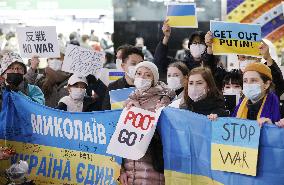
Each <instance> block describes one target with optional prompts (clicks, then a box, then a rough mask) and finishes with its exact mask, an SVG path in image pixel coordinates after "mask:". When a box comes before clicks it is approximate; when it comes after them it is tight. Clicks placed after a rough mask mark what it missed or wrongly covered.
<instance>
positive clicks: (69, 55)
mask: <svg viewBox="0 0 284 185" xmlns="http://www.w3.org/2000/svg"><path fill="white" fill-rule="evenodd" d="M104 60H105V53H104V52H97V51H93V50H91V49H87V48H83V47H80V46H76V45H72V44H68V45H67V48H66V51H65V57H64V61H63V65H62V71H65V72H68V73H77V74H81V75H83V76H88V75H89V74H92V75H95V76H96V77H98V76H99V74H100V71H101V69H102V67H103V64H104Z"/></svg>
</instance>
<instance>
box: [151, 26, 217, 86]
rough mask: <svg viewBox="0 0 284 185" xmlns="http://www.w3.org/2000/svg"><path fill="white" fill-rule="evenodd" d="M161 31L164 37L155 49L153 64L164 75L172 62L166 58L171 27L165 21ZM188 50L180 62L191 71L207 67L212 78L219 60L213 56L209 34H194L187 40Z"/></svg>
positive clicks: (198, 32) (199, 32) (197, 32)
mask: <svg viewBox="0 0 284 185" xmlns="http://www.w3.org/2000/svg"><path fill="white" fill-rule="evenodd" d="M162 31H163V33H164V37H163V39H162V41H160V42H159V44H158V46H157V47H156V51H155V55H154V63H155V64H156V65H157V67H158V68H159V73H160V74H165V73H166V71H167V67H168V65H169V64H170V63H171V62H172V60H171V59H170V58H169V57H168V56H167V55H168V41H169V39H170V35H171V27H170V26H169V25H168V22H167V21H165V22H164V25H163V28H162ZM188 48H189V51H188V52H187V53H186V57H185V59H184V60H183V61H182V62H183V63H185V64H186V65H187V67H188V69H189V70H192V69H193V68H196V67H200V66H204V67H208V68H209V69H210V70H211V71H212V74H213V76H215V73H216V72H217V63H218V60H219V59H218V57H216V56H214V55H213V51H212V35H211V33H210V32H208V33H207V34H206V35H205V33H204V32H202V31H196V32H194V33H193V34H192V35H191V36H190V38H189V43H188ZM215 81H216V80H215Z"/></svg>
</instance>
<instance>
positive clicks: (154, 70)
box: [134, 61, 159, 86]
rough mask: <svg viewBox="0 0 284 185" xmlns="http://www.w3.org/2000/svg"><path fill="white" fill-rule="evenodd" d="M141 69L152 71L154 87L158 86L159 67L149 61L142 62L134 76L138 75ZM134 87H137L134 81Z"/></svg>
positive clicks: (136, 68) (137, 66)
mask: <svg viewBox="0 0 284 185" xmlns="http://www.w3.org/2000/svg"><path fill="white" fill-rule="evenodd" d="M141 67H145V68H148V69H150V71H151V72H152V74H153V84H152V85H154V86H155V85H157V83H158V80H159V71H158V68H157V66H156V65H155V64H154V63H152V62H148V61H144V62H140V63H139V64H137V65H136V67H135V71H134V74H136V73H137V71H138V69H139V68H141ZM134 85H135V81H134Z"/></svg>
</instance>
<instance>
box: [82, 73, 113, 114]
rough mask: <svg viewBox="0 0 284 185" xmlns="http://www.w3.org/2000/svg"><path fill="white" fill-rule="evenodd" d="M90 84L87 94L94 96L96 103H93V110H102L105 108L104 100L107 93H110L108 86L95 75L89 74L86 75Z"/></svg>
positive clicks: (93, 99)
mask: <svg viewBox="0 0 284 185" xmlns="http://www.w3.org/2000/svg"><path fill="white" fill-rule="evenodd" d="M86 79H87V82H88V86H87V89H86V93H87V96H89V97H91V98H92V101H95V103H93V104H91V106H93V108H91V110H96V111H100V110H103V102H104V98H105V96H106V94H107V93H108V88H107V86H106V85H105V84H104V83H103V82H102V81H101V80H100V79H97V78H96V77H95V76H94V75H88V76H87V77H86Z"/></svg>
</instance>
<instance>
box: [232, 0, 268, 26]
mask: <svg viewBox="0 0 284 185" xmlns="http://www.w3.org/2000/svg"><path fill="white" fill-rule="evenodd" d="M268 1H269V0H257V1H253V2H252V1H251V0H246V1H244V2H243V3H241V4H240V5H239V6H238V7H237V8H235V9H233V10H232V11H231V12H227V13H228V14H227V21H229V22H241V21H242V20H243V19H244V18H245V17H247V16H248V15H249V14H251V13H252V12H254V11H255V10H257V9H258V8H259V7H260V6H261V5H263V4H265V3H266V2H268Z"/></svg>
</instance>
